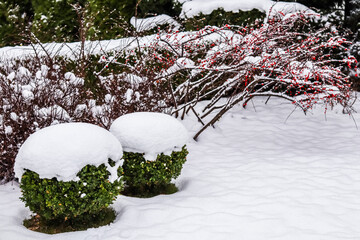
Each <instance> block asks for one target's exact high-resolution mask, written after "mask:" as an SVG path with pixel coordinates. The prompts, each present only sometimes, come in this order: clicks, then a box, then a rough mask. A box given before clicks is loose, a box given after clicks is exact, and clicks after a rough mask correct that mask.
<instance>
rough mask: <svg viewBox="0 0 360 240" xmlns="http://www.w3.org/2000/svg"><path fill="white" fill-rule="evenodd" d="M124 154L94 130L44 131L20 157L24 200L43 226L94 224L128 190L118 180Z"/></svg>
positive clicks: (70, 126)
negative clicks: (51, 224)
mask: <svg viewBox="0 0 360 240" xmlns="http://www.w3.org/2000/svg"><path fill="white" fill-rule="evenodd" d="M122 154H123V153H122V147H121V144H120V143H119V141H118V140H117V139H116V138H115V137H114V136H113V135H112V134H111V133H109V132H108V131H107V130H105V129H102V128H100V127H98V126H95V125H92V124H86V123H65V124H58V125H54V126H50V127H47V128H44V129H41V130H39V131H37V132H36V133H34V134H32V135H31V136H30V137H29V138H28V139H27V140H26V141H25V143H24V144H23V145H22V147H21V148H20V151H19V153H18V155H17V157H16V163H15V172H16V176H17V177H19V179H21V182H20V188H21V190H22V197H21V199H22V201H24V202H25V204H26V206H28V207H29V208H30V210H31V211H33V212H34V213H36V214H38V215H39V216H40V221H45V222H48V221H59V222H65V221H68V222H70V223H74V224H75V223H76V222H79V221H80V222H84V221H85V222H86V221H89V220H90V219H92V218H93V216H94V215H101V212H102V211H103V210H104V209H106V208H107V207H108V206H109V205H110V204H111V203H112V202H113V201H114V200H115V199H116V197H117V195H118V194H119V193H120V191H121V190H122V186H123V184H122V179H121V176H120V174H118V169H119V168H120V166H121V164H122V161H121V157H122ZM119 172H120V171H119Z"/></svg>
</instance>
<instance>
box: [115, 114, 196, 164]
mask: <svg viewBox="0 0 360 240" xmlns="http://www.w3.org/2000/svg"><path fill="white" fill-rule="evenodd" d="M110 132H111V133H112V134H114V135H115V136H116V137H117V138H118V139H119V141H120V142H121V144H122V146H123V148H124V151H126V152H138V153H145V155H144V158H145V159H146V160H150V161H151V160H155V159H156V156H157V155H158V154H160V153H164V154H166V155H169V154H170V153H171V152H172V151H177V150H178V151H181V147H182V146H184V145H185V144H186V142H187V141H188V138H189V137H188V132H187V130H186V128H185V127H184V126H183V125H182V124H181V123H180V122H179V121H178V120H177V119H176V118H173V117H171V116H169V115H167V114H163V113H153V112H137V113H130V114H126V115H123V116H121V117H119V118H118V119H116V120H115V121H114V122H113V124H112V125H111V127H110Z"/></svg>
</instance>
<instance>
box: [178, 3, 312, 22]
mask: <svg viewBox="0 0 360 240" xmlns="http://www.w3.org/2000/svg"><path fill="white" fill-rule="evenodd" d="M181 2H184V4H183V6H182V11H181V14H180V17H182V18H185V17H187V18H191V17H194V16H196V15H199V14H200V13H203V14H210V13H211V12H212V11H213V10H216V9H218V8H223V9H224V10H225V11H228V12H238V11H239V10H242V11H250V10H252V9H258V10H259V11H261V12H265V13H266V16H267V17H270V16H271V15H272V14H274V13H276V12H282V13H284V14H287V13H292V12H296V11H310V12H313V11H311V10H310V9H309V8H307V7H306V6H304V5H302V4H300V3H296V2H281V1H271V0H252V1H249V0H222V1H218V0H192V1H186V0H185V1H184V0H182V1H181Z"/></svg>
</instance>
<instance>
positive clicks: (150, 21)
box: [130, 14, 181, 32]
mask: <svg viewBox="0 0 360 240" xmlns="http://www.w3.org/2000/svg"><path fill="white" fill-rule="evenodd" d="M130 24H131V25H133V27H134V28H135V29H136V31H137V32H143V31H148V30H151V29H153V28H155V27H157V26H160V25H163V24H168V25H170V26H173V27H174V29H179V28H180V27H181V25H180V24H179V23H178V22H177V21H175V20H174V19H173V18H172V17H170V16H169V15H166V14H161V15H158V16H154V17H147V18H135V17H132V18H131V19H130Z"/></svg>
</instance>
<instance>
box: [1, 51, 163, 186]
mask: <svg viewBox="0 0 360 240" xmlns="http://www.w3.org/2000/svg"><path fill="white" fill-rule="evenodd" d="M93 59H96V60H94V61H93V60H91V59H90V60H89V62H88V64H89V66H88V67H87V70H88V72H90V73H91V74H93V72H94V71H97V70H98V69H97V66H98V65H99V64H101V65H102V63H98V60H99V57H98V56H93ZM124 61H125V60H124ZM78 71H79V69H78V67H77V65H76V63H75V62H74V61H73V60H69V59H65V60H61V59H59V58H57V57H54V58H52V59H50V58H48V57H39V58H36V57H33V58H32V57H27V58H24V59H21V60H7V61H1V62H0V183H3V182H6V181H9V180H12V179H13V177H14V172H13V166H14V160H15V156H16V154H17V152H18V150H19V148H20V146H21V145H22V144H23V143H24V141H25V139H27V137H28V136H30V134H32V133H34V132H36V131H37V130H39V129H42V128H44V127H47V126H50V125H54V124H58V123H64V122H88V123H93V124H96V125H99V126H102V127H105V128H107V129H108V128H109V127H110V125H111V123H112V121H113V120H114V119H116V118H117V117H119V116H121V115H123V114H126V113H131V112H136V111H157V112H161V111H165V109H166V107H167V106H168V105H167V104H168V103H167V102H168V99H169V98H170V96H169V94H166V88H165V87H164V84H162V83H159V84H154V83H153V82H152V81H151V80H150V79H148V78H140V77H139V76H137V75H136V74H134V73H131V72H130V73H129V72H128V71H124V69H123V68H119V69H116V70H114V69H113V68H112V69H110V70H108V69H104V71H102V72H101V74H99V75H94V74H93V75H91V76H90V75H86V76H84V77H79V76H80V74H79V73H77V72H78Z"/></svg>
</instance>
